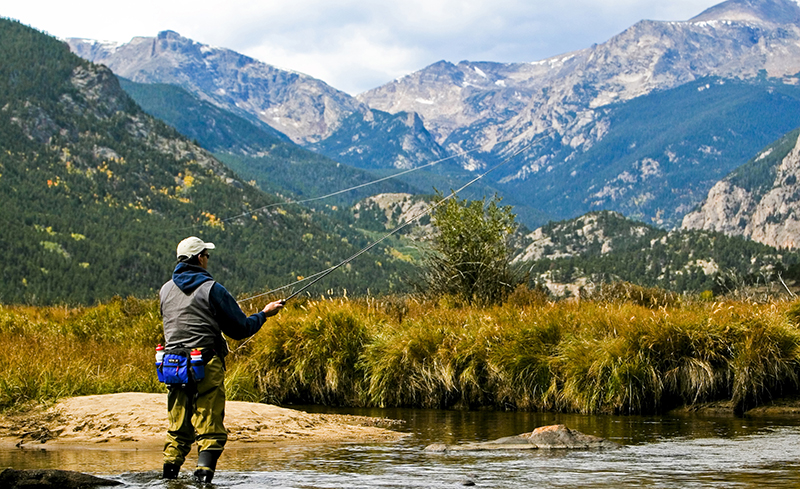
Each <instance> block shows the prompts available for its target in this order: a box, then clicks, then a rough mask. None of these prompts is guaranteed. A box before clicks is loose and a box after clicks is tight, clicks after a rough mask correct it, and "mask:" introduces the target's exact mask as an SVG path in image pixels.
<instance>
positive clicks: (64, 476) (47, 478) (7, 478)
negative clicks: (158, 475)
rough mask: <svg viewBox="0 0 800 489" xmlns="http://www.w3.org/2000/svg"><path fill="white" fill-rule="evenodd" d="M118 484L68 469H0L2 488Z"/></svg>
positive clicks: (79, 487) (80, 487)
mask: <svg viewBox="0 0 800 489" xmlns="http://www.w3.org/2000/svg"><path fill="white" fill-rule="evenodd" d="M120 484H122V482H119V481H113V480H109V479H102V478H100V477H95V476H93V475H89V474H83V473H81V472H72V471H69V470H16V469H4V470H2V471H0V487H2V488H4V489H17V488H20V489H21V488H25V489H88V488H93V487H103V486H118V485H120Z"/></svg>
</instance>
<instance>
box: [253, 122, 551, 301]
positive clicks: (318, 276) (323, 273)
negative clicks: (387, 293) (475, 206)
mask: <svg viewBox="0 0 800 489" xmlns="http://www.w3.org/2000/svg"><path fill="white" fill-rule="evenodd" d="M546 136H547V135H546V134H544V135H542V136H540V137H539V138H537V139H534V140H533V141H531V142H530V143H528V144H526V145H525V146H523V147H522V148H521V149H519V150H517V151H516V152H514V153H513V154H512V155H511V156H508V157H506V159H504V160H503V161H501V162H500V163H498V164H497V165H495V166H493V167H492V168H490V169H488V170H487V171H485V172H484V173H482V174H480V175H478V176H477V177H475V178H473V179H472V180H470V181H469V182H467V183H466V184H464V185H463V186H461V187H460V188H459V189H458V190H455V191H451V193H450V195H448V196H447V197H445V198H443V199H442V200H440V201H439V202H436V203H435V204H434V205H432V206H430V207H428V208H427V209H425V210H423V211H421V212H420V213H418V214H417V215H415V216H414V217H412V218H411V219H409V220H407V221H406V222H404V223H403V224H401V225H399V226H397V227H396V228H394V229H393V230H392V231H390V232H389V233H388V234H386V235H384V236H383V237H382V238H380V239H378V240H376V241H374V242H372V243H370V244H369V245H367V246H366V247H364V248H362V249H361V250H359V251H357V252H356V253H354V254H353V255H352V256H350V257H349V258H347V259H345V260H343V261H342V262H341V263H339V264H338V265H335V266H332V267H330V268H328V269H326V270H323V271H321V272H317V273H316V274H314V275H312V277H316V278H314V279H313V280H311V282H309V283H307V284H306V285H304V286H303V287H301V288H300V289H299V290H297V291H295V292H293V293H292V294H290V295H289V296H288V297H286V298H284V299H281V302H282V303H283V304H286V302H287V301H289V300H291V299H294V298H295V297H297V296H298V295H300V294H301V293H303V292H304V291H306V290H308V289H309V288H310V287H311V286H312V285H314V284H316V283H317V282H319V281H320V280H322V279H323V278H325V277H326V276H328V275H330V274H331V273H333V272H334V271H335V270H337V269H339V268H341V267H342V266H344V265H346V264H348V263H350V262H351V261H353V260H355V259H356V258H358V257H359V256H361V255H363V254H364V253H366V252H368V251H369V250H371V249H372V248H374V247H376V246H377V245H378V244H380V243H382V242H383V241H385V240H387V239H389V238H390V237H391V236H394V235H395V234H397V233H398V232H400V231H401V230H402V229H404V228H406V227H407V226H410V225H411V224H413V223H415V222H417V221H418V220H419V219H421V218H422V217H423V216H425V215H427V214H430V213H431V212H433V211H434V210H435V209H436V208H437V207H439V206H440V205H442V204H444V203H445V202H446V201H448V200H450V199H451V198H453V197H455V196H457V195H458V193H459V192H461V191H462V190H464V189H465V188H467V187H469V186H470V185H472V184H474V183H475V182H477V181H478V180H481V179H482V178H484V177H485V176H486V175H488V174H490V173H492V172H493V171H495V170H497V169H498V168H500V167H501V166H503V165H505V164H506V163H508V162H509V161H511V160H512V159H514V158H515V157H517V156H518V155H520V154H521V153H522V152H524V151H525V150H527V149H528V148H530V147H531V146H533V145H534V144H536V143H538V142H539V141H541V140H543V139H544V138H545V137H546ZM310 278H311V277H308V278H306V279H303V280H308V279H310ZM299 282H301V281H297V282H294V283H292V284H289V285H285V286H283V287H280V288H278V289H273V290H271V291H269V292H264V293H263V294H258V295H255V296H253V297H248V298H246V299H242V300H241V301H238V302H245V301H248V300H251V299H255V298H257V297H263V296H265V295H269V294H273V293H275V292H278V291H280V290H283V289H286V288H288V287H291V286H292V285H295V284H297V283H299Z"/></svg>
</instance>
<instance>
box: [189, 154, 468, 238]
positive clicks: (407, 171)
mask: <svg viewBox="0 0 800 489" xmlns="http://www.w3.org/2000/svg"><path fill="white" fill-rule="evenodd" d="M479 149H480V148H473V149H470V150H467V151H462V152H461V153H457V154H454V155H450V156H447V157H445V158H441V159H439V160H436V161H433V162H431V163H426V164H424V165H421V166H417V167H414V168H410V169H408V170H404V171H401V172H399V173H395V174H393V175H388V176H385V177H382V178H379V179H377V180H372V181H370V182H365V183H361V184H358V185H356V186H353V187H350V188H346V189H342V190H337V191H335V192H331V193H329V194H326V195H322V196H320V197H312V198H309V199H302V200H289V201H285V202H275V203H274V204H268V205H265V206H264V207H259V208H258V209H253V210H251V211H247V212H243V213H241V214H238V215H236V216H232V217H226V218H225V219H220V222H223V223H224V222H229V221H233V220H235V219H241V218H242V217H246V216H249V215H252V214H255V213H256V212H261V211H263V210H266V209H270V208H272V207H278V206H282V205H292V204H307V203H309V202H315V201H317V200H322V199H327V198H329V197H334V196H336V195H340V194H344V193H347V192H350V191H353V190H358V189H360V188H364V187H368V186H370V185H375V184H376V183H381V182H385V181H386V180H391V179H392V178H397V177H399V176H402V175H406V174H408V173H412V172H415V171H418V170H422V169H423V168H428V167H430V166H434V165H438V164H439V163H442V162H444V161H447V160H451V159H453V158H458V157H460V156H464V155H467V154H469V153H472V152H474V151H477V150H479ZM200 225H201V224H200V223H197V224H192V225H190V226H186V227H185V228H181V229H188V228H194V227H197V226H200Z"/></svg>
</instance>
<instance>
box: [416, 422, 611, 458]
mask: <svg viewBox="0 0 800 489" xmlns="http://www.w3.org/2000/svg"><path fill="white" fill-rule="evenodd" d="M619 446H620V445H619V444H618V443H615V442H613V441H610V440H606V439H605V438H600V437H599V436H592V435H586V434H583V433H581V432H580V431H575V430H571V429H569V428H567V427H566V426H564V425H563V424H556V425H552V426H542V427H540V428H536V429H535V430H533V431H532V432H530V433H523V434H521V435H516V436H507V437H505V438H499V439H497V440H492V441H487V442H482V443H466V444H463V445H445V444H443V443H434V444H433V445H428V446H427V447H426V448H425V450H427V451H429V452H447V451H464V450H535V449H572V450H580V449H584V450H586V449H593V448H619Z"/></svg>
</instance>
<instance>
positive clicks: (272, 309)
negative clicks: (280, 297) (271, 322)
mask: <svg viewBox="0 0 800 489" xmlns="http://www.w3.org/2000/svg"><path fill="white" fill-rule="evenodd" d="M283 304H284V302H283V301H275V302H270V303H269V304H267V305H266V306H264V309H262V310H261V312H263V313H264V314H266V315H267V317H270V316H274V315H276V314H278V311H280V310H281V309H283Z"/></svg>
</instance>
